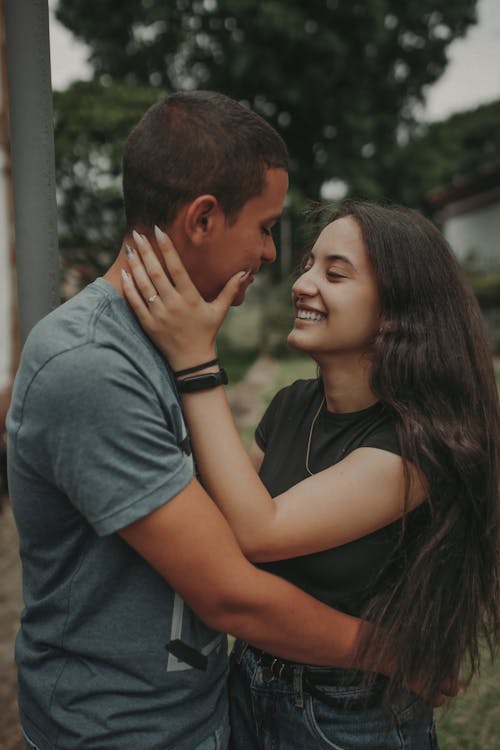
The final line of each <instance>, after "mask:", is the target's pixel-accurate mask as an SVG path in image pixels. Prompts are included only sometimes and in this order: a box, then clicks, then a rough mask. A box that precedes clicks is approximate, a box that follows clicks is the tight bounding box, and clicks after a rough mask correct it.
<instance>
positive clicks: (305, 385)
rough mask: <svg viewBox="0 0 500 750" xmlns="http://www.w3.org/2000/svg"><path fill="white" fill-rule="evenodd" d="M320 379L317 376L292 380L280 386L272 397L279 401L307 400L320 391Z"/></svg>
mask: <svg viewBox="0 0 500 750" xmlns="http://www.w3.org/2000/svg"><path fill="white" fill-rule="evenodd" d="M321 387H322V386H321V381H320V380H319V379H318V378H309V379H307V380H303V379H301V380H294V381H293V383H290V384H289V385H286V386H284V388H281V389H280V390H279V391H278V392H277V393H276V395H275V397H274V398H276V399H279V400H280V401H293V402H294V403H295V402H296V401H297V400H302V399H304V400H306V401H309V400H310V399H311V398H313V397H314V396H315V395H316V394H318V393H319V392H320V391H321Z"/></svg>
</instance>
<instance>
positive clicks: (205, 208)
mask: <svg viewBox="0 0 500 750" xmlns="http://www.w3.org/2000/svg"><path fill="white" fill-rule="evenodd" d="M221 217H222V218H223V212H222V210H221V208H220V206H219V202H218V200H217V198H215V196H213V195H199V196H198V197H197V198H195V199H194V201H192V202H191V203H190V204H189V205H188V207H187V209H186V211H185V214H184V231H185V232H186V235H187V236H188V238H189V240H190V241H191V243H192V245H194V246H201V245H203V243H204V242H205V241H206V240H207V239H209V238H210V237H211V236H212V234H213V232H214V230H215V229H216V227H217V226H218V224H219V223H220V221H221Z"/></svg>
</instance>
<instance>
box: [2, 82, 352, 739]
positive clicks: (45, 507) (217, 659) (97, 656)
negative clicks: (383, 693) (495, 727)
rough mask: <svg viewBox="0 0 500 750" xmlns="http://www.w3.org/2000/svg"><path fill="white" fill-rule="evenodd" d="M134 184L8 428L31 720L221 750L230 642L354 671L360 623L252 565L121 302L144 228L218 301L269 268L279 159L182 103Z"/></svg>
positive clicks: (140, 143)
mask: <svg viewBox="0 0 500 750" xmlns="http://www.w3.org/2000/svg"><path fill="white" fill-rule="evenodd" d="M123 173H124V174H123V185H124V200H125V210H126V216H127V233H126V236H125V238H124V244H123V245H122V247H121V249H120V252H119V254H118V257H117V259H116V261H115V262H114V263H113V265H112V266H111V268H110V269H109V270H108V272H107V273H106V275H105V276H104V278H102V279H97V280H96V281H95V282H94V283H93V284H91V285H89V286H88V287H87V288H86V289H85V290H84V291H83V292H81V293H80V294H79V295H77V296H76V297H74V298H73V299H71V300H70V301H69V302H67V303H66V304H64V305H62V306H61V307H60V308H59V309H57V310H56V311H54V312H52V313H51V314H50V315H48V316H47V317H46V318H45V319H43V320H42V321H41V322H40V323H38V325H37V326H35V328H34V329H33V331H32V332H31V334H30V336H29V338H28V341H27V343H26V345H25V348H24V351H23V355H22V359H21V364H20V368H19V372H18V374H17V378H16V382H15V388H14V394H13V399H12V405H11V408H10V411H9V415H8V423H7V424H8V438H9V446H8V454H9V483H10V488H11V499H12V505H13V510H14V514H15V518H16V523H17V525H18V529H19V536H20V552H21V558H22V563H23V585H24V597H25V603H26V608H25V611H24V613H23V617H22V623H21V629H20V632H19V635H18V638H17V643H16V659H17V663H18V669H19V708H20V718H21V723H22V727H23V731H24V734H25V738H26V743H27V747H30V748H34V747H36V748H38V749H39V750H53V749H54V748H58V749H59V748H61V749H62V748H63V749H64V750H71V749H73V748H85V750H127V749H128V748H130V749H132V748H133V750H166V748H175V750H194V749H195V748H196V749H197V750H206V749H207V748H211V747H221V748H224V747H226V745H227V742H228V734H229V727H228V719H227V696H226V676H227V645H226V639H225V636H224V635H222V633H226V632H230V633H233V634H235V635H237V636H240V637H242V638H244V639H246V640H249V641H250V642H251V643H253V644H255V645H256V646H258V647H261V648H263V649H265V650H267V651H270V652H271V653H274V654H277V655H280V656H283V657H285V658H286V657H288V658H290V659H296V660H301V661H309V662H314V663H325V664H328V663H331V664H337V665H339V666H346V665H348V664H350V663H351V662H352V658H353V654H354V651H355V644H356V639H357V637H358V634H359V628H360V622H359V621H358V620H355V619H354V618H350V617H348V616H346V615H343V614H340V613H337V612H334V611H333V610H329V609H328V608H327V607H325V606H323V605H321V604H320V603H319V602H316V601H315V600H313V599H311V598H310V597H308V596H307V595H306V594H304V593H303V592H300V591H299V590H298V589H295V588H294V587H293V586H291V585H289V584H288V583H287V582H285V581H284V580H281V579H278V578H276V577H274V576H271V575H269V574H267V573H265V572H263V571H260V570H257V569H256V568H254V567H253V566H252V565H251V564H250V563H249V562H248V561H247V560H246V559H245V558H244V557H243V555H242V553H241V551H240V549H239V548H238V546H237V544H236V541H235V539H234V537H233V534H232V532H231V530H230V529H229V527H228V526H227V524H226V522H225V520H224V519H223V517H222V516H221V514H220V513H219V511H218V510H217V508H216V507H215V505H214V504H213V503H212V502H211V500H210V498H209V497H208V495H207V494H206V492H205V491H204V489H203V487H202V486H201V484H200V483H199V482H198V480H197V479H196V477H195V469H194V465H193V457H192V455H191V451H190V447H189V440H188V438H187V434H186V428H185V426H184V422H183V418H182V412H181V408H180V403H179V398H178V395H177V392H176V387H175V379H174V377H173V374H172V372H171V370H170V369H169V368H168V367H167V366H166V365H165V362H164V360H163V359H162V357H161V356H160V354H159V352H158V351H157V350H156V349H155V347H154V346H153V344H152V343H151V342H150V340H149V339H148V338H147V337H146V336H145V334H144V333H143V331H142V329H141V328H140V326H139V325H138V323H137V321H136V319H135V317H134V315H133V314H132V312H131V311H130V309H129V308H128V306H127V304H126V302H125V300H124V299H123V297H122V294H121V288H122V287H121V278H120V269H121V268H122V267H123V266H124V265H125V263H124V253H125V243H126V242H127V241H129V240H130V237H129V235H130V232H131V231H132V229H133V228H137V229H139V230H140V231H143V232H145V233H147V234H148V236H149V237H151V238H152V237H153V233H152V228H153V226H154V225H155V224H158V225H160V226H162V227H164V228H166V229H167V230H168V232H169V233H170V235H171V237H172V239H173V241H174V243H175V245H176V247H177V248H178V250H179V252H180V254H181V256H182V258H183V261H184V263H185V265H186V267H187V269H188V271H189V273H190V274H191V277H192V278H193V280H194V281H195V283H196V285H197V286H198V288H199V290H200V291H201V293H202V294H203V295H204V296H205V297H206V298H207V299H213V298H214V297H215V296H216V295H217V294H218V293H219V291H220V290H221V289H222V287H223V286H224V284H225V283H226V281H227V280H228V279H229V277H231V276H232V275H233V274H234V273H235V272H237V271H238V270H241V269H247V270H248V271H250V272H251V274H254V273H256V272H257V271H258V270H259V267H260V266H261V264H262V263H266V262H271V261H273V260H274V259H275V247H274V242H273V239H272V236H271V227H272V225H273V224H274V223H275V222H276V221H277V219H278V218H279V215H280V212H281V210H282V205H283V201H284V198H285V193H286V190H287V185H288V178H287V154H286V148H285V146H284V144H283V142H282V141H281V139H280V137H279V136H278V135H277V133H276V132H275V131H274V130H273V129H272V128H271V127H270V126H269V125H268V124H267V123H266V122H265V121H264V120H262V119H261V118H260V117H258V116H257V115H256V114H254V113H252V112H251V111H249V110H248V109H246V108H245V107H243V106H241V105H239V104H238V103H237V102H235V101H233V100H231V99H228V98H227V97H224V96H222V95H220V94H215V93H211V92H195V93H178V94H173V95H172V96H170V97H167V98H166V99H164V100H162V101H160V102H159V103H157V104H156V105H154V106H153V107H152V108H151V109H150V110H148V112H147V113H146V114H145V116H144V117H143V118H142V120H141V121H140V123H139V124H138V126H137V127H136V128H135V130H134V131H133V132H132V134H131V135H130V138H129V140H128V142H127V146H126V149H125V155H124V164H123ZM250 278H251V277H249V279H250ZM243 294H244V291H242V292H241V293H240V296H239V298H238V299H237V300H236V302H237V303H238V302H241V301H242V299H243ZM151 304H154V298H151ZM214 438H216V436H214ZM334 631H335V633H336V645H334V643H333V639H332V637H331V634H332V632H334ZM216 743H218V744H216Z"/></svg>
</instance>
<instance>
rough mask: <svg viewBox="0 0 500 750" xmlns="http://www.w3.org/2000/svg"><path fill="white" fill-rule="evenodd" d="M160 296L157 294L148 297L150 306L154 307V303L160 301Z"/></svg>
mask: <svg viewBox="0 0 500 750" xmlns="http://www.w3.org/2000/svg"><path fill="white" fill-rule="evenodd" d="M158 296H159V295H158V294H157V293H156V292H155V293H154V294H152V295H151V297H148V299H147V303H148V305H152V304H153V302H154V301H155V300H157V299H158Z"/></svg>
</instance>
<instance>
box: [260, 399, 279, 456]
mask: <svg viewBox="0 0 500 750" xmlns="http://www.w3.org/2000/svg"><path fill="white" fill-rule="evenodd" d="M282 394H283V391H282V390H281V391H278V393H277V394H276V395H275V396H274V397H273V399H272V401H271V403H270V404H269V406H268V407H267V409H266V411H265V412H264V416H263V417H262V419H261V420H260V422H259V424H258V425H257V427H256V430H255V442H256V443H257V445H258V446H259V448H260V449H261V450H262V451H264V453H265V452H266V447H267V443H268V440H269V435H270V433H271V430H272V428H273V425H275V424H276V414H277V411H278V409H279V405H280V403H281V399H282Z"/></svg>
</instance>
